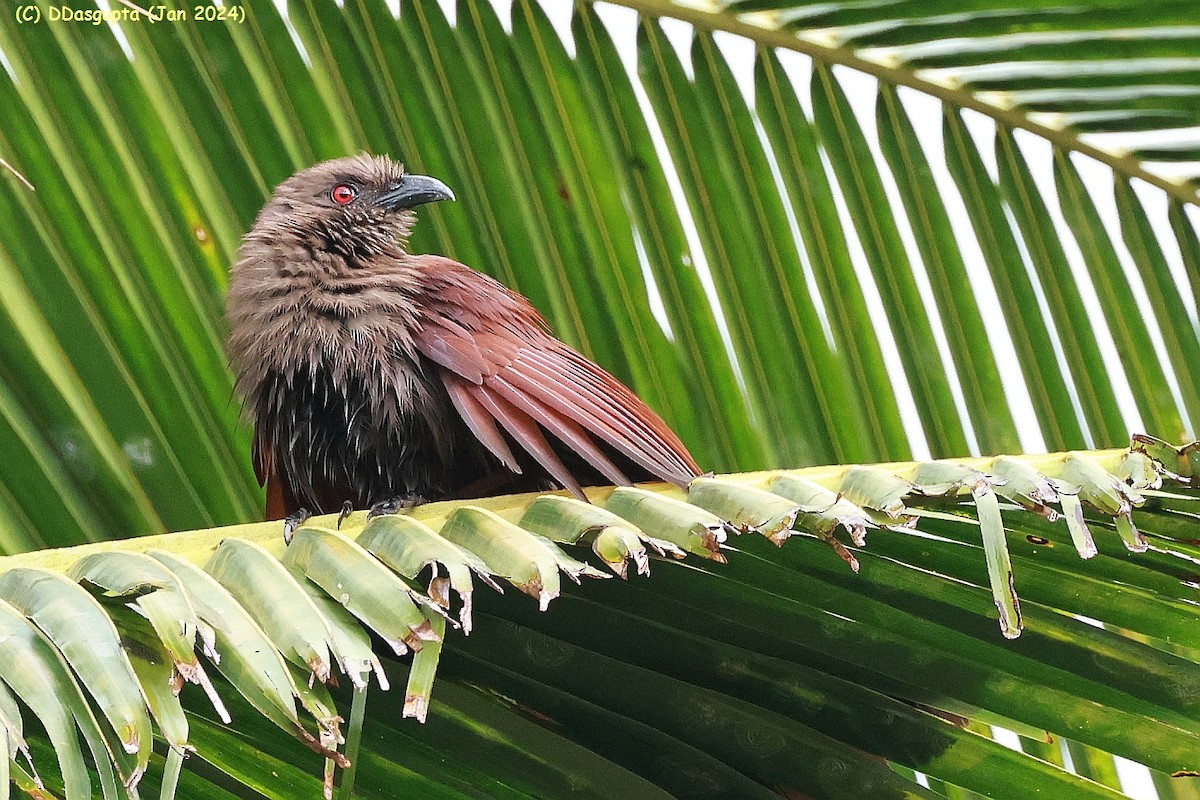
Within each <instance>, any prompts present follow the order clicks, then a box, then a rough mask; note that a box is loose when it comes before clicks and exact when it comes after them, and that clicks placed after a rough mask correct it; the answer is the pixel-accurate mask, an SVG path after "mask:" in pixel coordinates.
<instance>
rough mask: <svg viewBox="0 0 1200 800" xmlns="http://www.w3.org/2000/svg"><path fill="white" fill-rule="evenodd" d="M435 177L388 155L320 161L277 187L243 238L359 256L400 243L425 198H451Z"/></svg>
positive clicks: (249, 242) (350, 256) (365, 155)
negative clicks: (412, 170) (412, 172)
mask: <svg viewBox="0 0 1200 800" xmlns="http://www.w3.org/2000/svg"><path fill="white" fill-rule="evenodd" d="M453 199H454V192H452V191H450V188H449V187H448V186H446V184H444V183H442V182H441V181H439V180H437V179H436V178H429V177H426V176H424V175H410V174H406V173H405V172H404V165H403V164H400V163H397V162H395V161H393V160H392V159H390V158H388V157H387V156H372V155H367V154H365V153H364V154H361V155H357V156H349V157H347V158H339V159H335V160H333V161H324V162H322V163H320V164H317V165H315V166H312V167H309V168H308V169H306V170H304V171H302V172H298V173H296V174H295V175H293V176H292V177H290V178H288V179H287V180H286V181H284V182H283V183H281V184H280V185H279V186H278V188H276V189H275V194H274V195H272V196H271V199H270V201H268V202H267V204H266V206H264V207H263V210H262V211H261V212H260V213H259V216H258V220H257V221H256V222H255V225H254V228H253V230H252V231H251V232H250V234H249V235H248V236H247V237H246V243H247V244H252V243H253V242H254V240H255V239H258V240H261V241H269V242H270V243H271V244H272V245H273V246H279V245H280V244H284V245H293V246H296V245H298V246H301V247H304V248H309V249H312V250H317V251H325V252H329V253H335V254H337V255H340V256H343V257H348V258H355V259H361V258H364V257H370V256H371V255H374V254H376V253H380V252H384V251H385V250H386V249H388V248H391V247H395V246H397V245H399V246H401V247H403V245H404V243H405V242H406V241H407V239H408V235H409V234H410V233H411V232H412V227H413V223H414V222H415V221H416V214H415V213H414V212H413V211H412V209H413V208H414V207H416V206H418V205H421V204H423V203H431V202H434V201H437V200H453Z"/></svg>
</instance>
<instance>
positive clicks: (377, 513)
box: [367, 494, 427, 522]
mask: <svg viewBox="0 0 1200 800" xmlns="http://www.w3.org/2000/svg"><path fill="white" fill-rule="evenodd" d="M425 502H427V501H426V500H425V498H424V497H421V495H419V494H409V495H400V496H397V497H393V498H392V499H391V500H383V501H381V502H378V503H375V504H374V505H372V506H371V509H370V510H369V511H368V512H367V521H368V522H369V521H371V520H373V519H375V518H376V517H382V516H384V515H385V514H399V513H400V512H401V511H407V510H408V509H410V508H416V507H417V506H419V505H421V504H422V503H425Z"/></svg>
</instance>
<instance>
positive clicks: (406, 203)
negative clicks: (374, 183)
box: [377, 175, 454, 211]
mask: <svg viewBox="0 0 1200 800" xmlns="http://www.w3.org/2000/svg"><path fill="white" fill-rule="evenodd" d="M453 199H454V192H452V191H450V187H449V186H447V185H446V184H444V183H442V182H441V181H439V180H438V179H437V178H430V177H428V176H426V175H405V176H404V177H403V178H401V179H400V183H398V184H396V185H395V186H394V187H393V188H391V189H389V190H388V191H386V192H384V193H383V194H381V195H380V196H379V199H378V201H377V202H378V203H379V204H380V205H383V206H386V207H387V208H389V209H391V210H393V211H399V210H400V209H402V208H413V207H414V206H419V205H422V204H424V203H433V202H436V201H438V200H453Z"/></svg>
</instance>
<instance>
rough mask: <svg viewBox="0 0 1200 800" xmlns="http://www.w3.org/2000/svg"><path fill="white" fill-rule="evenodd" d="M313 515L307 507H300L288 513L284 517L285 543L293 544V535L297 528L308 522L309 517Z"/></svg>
mask: <svg viewBox="0 0 1200 800" xmlns="http://www.w3.org/2000/svg"><path fill="white" fill-rule="evenodd" d="M311 516H312V514H310V513H309V511H308V509H307V508H298V509H296V510H295V511H293V512H292V513H291V514H288V515H287V516H286V517H284V518H283V543H284V544H291V543H292V536H293V535H295V533H296V528H299V527H300V526H301V525H303V524H304V523H305V522H307V521H308V518H309V517H311Z"/></svg>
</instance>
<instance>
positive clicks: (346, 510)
mask: <svg viewBox="0 0 1200 800" xmlns="http://www.w3.org/2000/svg"><path fill="white" fill-rule="evenodd" d="M353 513H354V503H351V502H350V501H349V500H347V501H346V502H344V503H342V513H340V514H338V521H337V527H338V530H339V531H340V530H341V529H342V523H343V522H345V521H346V517H348V516H350V515H351V514H353Z"/></svg>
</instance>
